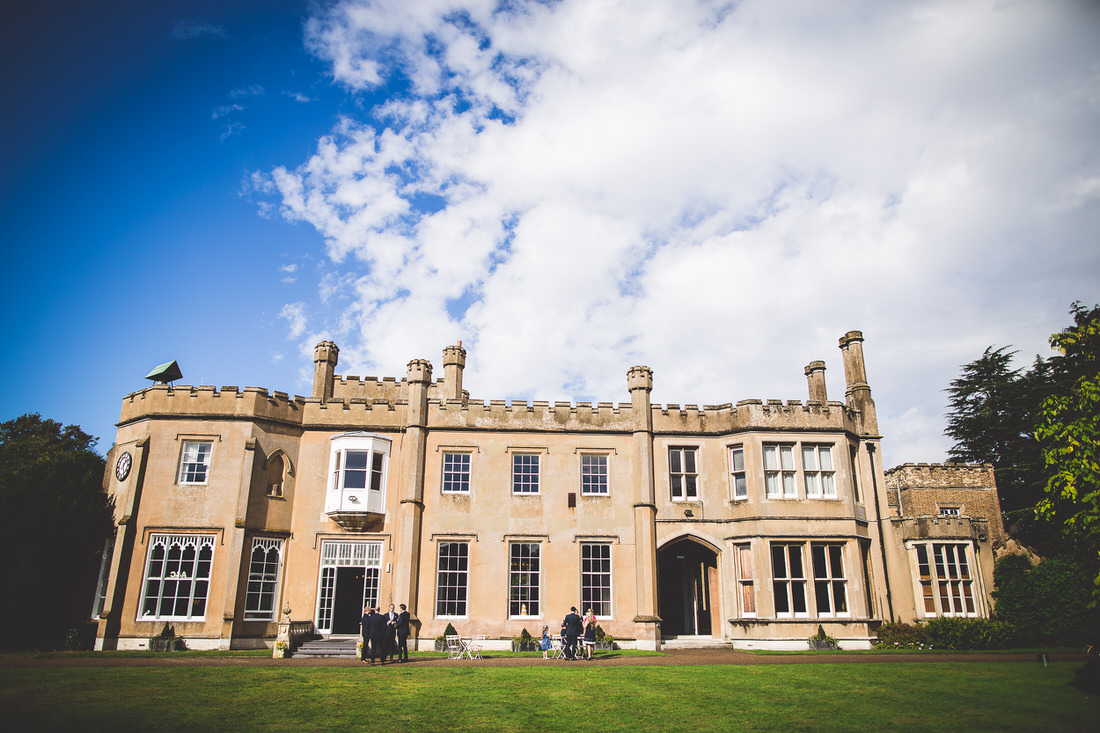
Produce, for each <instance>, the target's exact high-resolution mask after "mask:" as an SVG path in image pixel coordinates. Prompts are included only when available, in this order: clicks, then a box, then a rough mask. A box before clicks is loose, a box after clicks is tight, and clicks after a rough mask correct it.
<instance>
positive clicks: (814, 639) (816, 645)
mask: <svg viewBox="0 0 1100 733" xmlns="http://www.w3.org/2000/svg"><path fill="white" fill-rule="evenodd" d="M806 641H807V642H808V643H809V645H810V649H813V650H815V651H836V650H838V649H840V645H839V644H837V641H836V639H834V638H833V637H831V636H829V635H827V634H826V633H825V629H823V628H822V627H821V624H818V625H817V633H816V634H814V635H813V636H811V637H810V638H809V639H807V640H806Z"/></svg>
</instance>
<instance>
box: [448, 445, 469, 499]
mask: <svg viewBox="0 0 1100 733" xmlns="http://www.w3.org/2000/svg"><path fill="white" fill-rule="evenodd" d="M472 467H473V453H471V452H470V451H453V450H449V451H444V452H443V477H442V486H441V488H440V490H441V491H442V492H443V493H444V494H469V493H470V474H471V472H472ZM455 486H457V487H458V488H454V487H455ZM448 487H450V488H448Z"/></svg>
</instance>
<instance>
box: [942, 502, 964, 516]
mask: <svg viewBox="0 0 1100 733" xmlns="http://www.w3.org/2000/svg"><path fill="white" fill-rule="evenodd" d="M936 514H937V515H938V516H941V517H961V516H962V507H961V506H959V505H958V504H953V505H951V506H941V507H939V508H937V510H936Z"/></svg>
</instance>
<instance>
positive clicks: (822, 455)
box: [801, 443, 837, 499]
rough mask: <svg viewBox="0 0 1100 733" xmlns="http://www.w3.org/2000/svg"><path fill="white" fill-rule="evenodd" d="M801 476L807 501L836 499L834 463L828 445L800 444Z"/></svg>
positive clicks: (831, 448) (831, 450)
mask: <svg viewBox="0 0 1100 733" xmlns="http://www.w3.org/2000/svg"><path fill="white" fill-rule="evenodd" d="M801 455H802V476H803V484H804V486H805V487H806V498H807V499H836V498H837V493H836V463H835V462H834V461H833V447H832V445H830V444H828V443H803V444H802V450H801Z"/></svg>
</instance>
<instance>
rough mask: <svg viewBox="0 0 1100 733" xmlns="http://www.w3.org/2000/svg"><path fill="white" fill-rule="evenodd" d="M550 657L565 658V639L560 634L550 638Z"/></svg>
mask: <svg viewBox="0 0 1100 733" xmlns="http://www.w3.org/2000/svg"><path fill="white" fill-rule="evenodd" d="M550 649H551V651H552V652H553V653H552V654H551V655H550V658H551V659H565V641H564V640H563V639H562V638H561V637H560V636H554V637H551V638H550Z"/></svg>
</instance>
